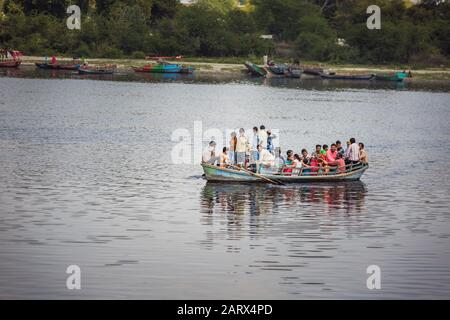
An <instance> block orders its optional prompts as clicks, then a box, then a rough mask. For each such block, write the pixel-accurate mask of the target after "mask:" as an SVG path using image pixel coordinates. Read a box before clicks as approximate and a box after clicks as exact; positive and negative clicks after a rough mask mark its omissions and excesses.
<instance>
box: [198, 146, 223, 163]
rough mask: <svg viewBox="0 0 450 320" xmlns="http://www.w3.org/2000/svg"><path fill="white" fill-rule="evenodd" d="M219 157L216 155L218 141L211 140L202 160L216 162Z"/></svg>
mask: <svg viewBox="0 0 450 320" xmlns="http://www.w3.org/2000/svg"><path fill="white" fill-rule="evenodd" d="M218 159H219V157H216V143H215V142H214V141H211V142H210V143H209V145H208V147H207V148H206V149H205V150H204V151H203V153H202V162H203V163H209V164H215V162H216V161H217V160H218Z"/></svg>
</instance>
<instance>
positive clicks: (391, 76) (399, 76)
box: [375, 72, 409, 82]
mask: <svg viewBox="0 0 450 320" xmlns="http://www.w3.org/2000/svg"><path fill="white" fill-rule="evenodd" d="M408 77H409V74H408V73H406V72H394V73H388V74H386V73H385V74H376V75H375V80H380V81H397V82H401V81H403V80H404V79H405V78H408Z"/></svg>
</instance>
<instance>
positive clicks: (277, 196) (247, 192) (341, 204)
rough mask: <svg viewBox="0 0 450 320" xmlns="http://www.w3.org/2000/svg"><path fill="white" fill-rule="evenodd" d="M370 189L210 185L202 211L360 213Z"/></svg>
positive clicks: (342, 185) (357, 186) (357, 183)
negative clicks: (312, 208)
mask: <svg viewBox="0 0 450 320" xmlns="http://www.w3.org/2000/svg"><path fill="white" fill-rule="evenodd" d="M366 193H367V189H366V187H365V185H364V183H363V182H361V181H354V182H346V183H339V184H334V185H333V184H332V185H325V184H304V185H298V184H293V185H287V186H284V187H280V186H272V185H267V184H240V185H236V184H220V183H212V182H208V183H206V185H205V187H204V188H203V190H202V196H201V204H202V212H203V213H205V214H210V215H214V214H227V213H230V214H235V215H242V214H250V215H261V214H271V213H274V212H278V211H279V210H280V209H289V208H299V207H303V208H305V209H309V210H311V207H313V206H314V207H315V209H314V210H315V211H319V212H321V213H326V214H336V213H347V214H357V213H358V212H361V211H362V210H363V209H364V197H365V195H366Z"/></svg>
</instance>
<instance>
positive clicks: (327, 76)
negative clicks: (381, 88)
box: [320, 73, 375, 80]
mask: <svg viewBox="0 0 450 320" xmlns="http://www.w3.org/2000/svg"><path fill="white" fill-rule="evenodd" d="M320 76H321V77H322V78H323V79H330V80H372V79H373V78H374V77H375V76H374V75H373V74H367V75H354V76H352V75H337V74H335V75H331V74H325V73H322V74H321V75H320Z"/></svg>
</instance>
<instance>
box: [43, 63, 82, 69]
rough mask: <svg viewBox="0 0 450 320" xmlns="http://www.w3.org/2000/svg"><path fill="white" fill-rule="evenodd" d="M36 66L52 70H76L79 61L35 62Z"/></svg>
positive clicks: (78, 66) (79, 65)
mask: <svg viewBox="0 0 450 320" xmlns="http://www.w3.org/2000/svg"><path fill="white" fill-rule="evenodd" d="M35 65H36V67H38V68H40V69H52V70H78V69H79V68H80V67H81V63H54V64H52V63H46V62H43V63H35Z"/></svg>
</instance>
